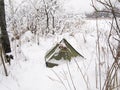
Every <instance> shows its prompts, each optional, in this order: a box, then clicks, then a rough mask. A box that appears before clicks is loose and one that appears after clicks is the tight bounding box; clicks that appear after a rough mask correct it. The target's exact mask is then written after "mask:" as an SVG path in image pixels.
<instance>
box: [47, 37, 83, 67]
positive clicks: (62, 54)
mask: <svg viewBox="0 0 120 90" xmlns="http://www.w3.org/2000/svg"><path fill="white" fill-rule="evenodd" d="M77 56H80V57H82V58H84V57H83V56H82V55H81V54H80V53H79V52H77V51H76V50H75V49H74V48H73V47H72V46H71V45H70V43H69V42H68V41H67V40H66V39H64V38H63V39H62V40H61V41H60V42H59V43H58V44H56V45H55V46H54V47H53V48H52V49H51V50H50V51H48V53H47V54H46V55H45V61H46V66H47V67H54V66H58V65H59V63H58V61H61V60H62V61H66V60H68V61H71V59H72V58H73V57H77Z"/></svg>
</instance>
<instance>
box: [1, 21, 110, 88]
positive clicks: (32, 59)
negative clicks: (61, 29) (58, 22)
mask: <svg viewBox="0 0 120 90" xmlns="http://www.w3.org/2000/svg"><path fill="white" fill-rule="evenodd" d="M109 22H110V20H109V19H106V20H103V19H101V20H98V30H99V31H100V33H101V34H100V50H102V53H101V63H100V67H101V70H102V78H101V81H102V85H103V84H104V80H105V77H106V70H107V66H108V63H110V62H108V61H107V60H108V59H109V58H112V57H111V54H109V53H108V52H109V49H108V45H107V36H108V33H109V30H110V23H109ZM62 38H66V39H67V40H68V42H70V44H71V45H72V46H73V47H74V48H75V49H76V50H77V51H78V52H79V53H81V54H82V55H83V56H84V57H85V59H82V58H75V59H73V60H72V61H71V62H68V63H64V64H62V65H59V66H56V67H54V68H47V67H46V66H45V59H44V56H45V54H46V52H47V51H48V50H49V49H50V48H51V47H53V46H54V45H55V44H56V43H58V42H59V41H60V40H61V39H62ZM27 40H30V42H27ZM39 40H40V44H39V45H37V44H36V43H35V40H34V39H33V36H32V34H31V33H30V32H26V33H25V34H24V35H23V36H22V38H21V43H22V44H21V47H17V48H16V50H17V54H15V51H13V52H12V53H13V55H14V56H15V58H14V60H13V61H12V64H11V66H8V69H9V76H8V77H6V76H5V75H4V71H3V70H2V69H3V68H2V67H1V68H0V90H99V81H98V83H97V80H99V79H98V78H99V77H98V76H99V75H96V69H97V66H96V65H98V56H97V55H98V54H97V53H98V52H97V28H96V20H85V24H83V25H82V27H81V28H80V29H79V30H74V31H72V32H67V33H64V34H62V35H55V36H51V37H48V38H44V37H40V39H39ZM12 47H13V48H14V46H12ZM19 49H21V52H19ZM96 87H97V88H96Z"/></svg>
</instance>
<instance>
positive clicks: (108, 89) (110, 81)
mask: <svg viewBox="0 0 120 90" xmlns="http://www.w3.org/2000/svg"><path fill="white" fill-rule="evenodd" d="M96 2H97V3H99V4H101V5H102V6H103V7H104V8H105V10H99V9H98V8H97V7H96V6H95V3H94V1H93V0H92V6H93V8H94V9H95V10H96V12H107V13H111V14H112V19H111V20H112V23H110V24H111V29H110V32H109V35H108V45H109V49H110V51H111V54H112V56H113V59H114V61H113V63H112V65H111V66H110V68H108V72H106V73H107V75H106V80H105V83H104V85H103V88H101V89H100V90H113V89H114V90H119V89H120V77H119V75H120V72H119V71H120V59H119V58H120V41H119V40H120V26H119V18H118V17H117V15H118V14H119V15H120V13H119V12H118V11H116V10H115V8H116V5H115V3H117V4H120V2H118V0H116V2H115V3H113V2H112V1H111V0H96ZM118 8H119V7H118ZM112 32H115V33H116V35H117V37H118V38H117V39H116V38H114V39H115V40H117V41H118V46H117V47H116V48H117V49H116V50H114V48H113V46H112V43H114V42H111V38H112V37H113V36H112V35H113V34H112ZM112 39H113V38H112ZM115 52H116V53H115ZM100 87H101V86H100Z"/></svg>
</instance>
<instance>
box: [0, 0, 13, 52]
mask: <svg viewBox="0 0 120 90" xmlns="http://www.w3.org/2000/svg"><path fill="white" fill-rule="evenodd" d="M0 28H1V34H2V46H3V48H4V50H5V53H9V52H11V48H10V41H9V37H8V33H7V31H6V20H5V4H4V0H0Z"/></svg>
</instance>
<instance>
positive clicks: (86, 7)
mask: <svg viewBox="0 0 120 90" xmlns="http://www.w3.org/2000/svg"><path fill="white" fill-rule="evenodd" d="M90 4H91V0H65V1H64V8H65V10H66V12H80V13H84V12H91V11H93V8H92V7H91V6H90Z"/></svg>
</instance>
